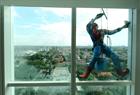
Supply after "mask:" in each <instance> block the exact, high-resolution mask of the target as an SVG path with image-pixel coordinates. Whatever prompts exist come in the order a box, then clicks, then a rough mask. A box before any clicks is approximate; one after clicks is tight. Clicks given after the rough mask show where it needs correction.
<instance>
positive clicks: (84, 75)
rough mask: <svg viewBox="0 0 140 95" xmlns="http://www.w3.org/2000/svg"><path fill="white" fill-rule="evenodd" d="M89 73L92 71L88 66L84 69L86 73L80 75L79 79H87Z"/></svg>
mask: <svg viewBox="0 0 140 95" xmlns="http://www.w3.org/2000/svg"><path fill="white" fill-rule="evenodd" d="M91 71H92V69H91V68H90V67H89V66H88V67H87V68H86V72H85V73H84V74H81V75H80V76H79V77H80V78H87V77H88V76H89V74H90V72H91Z"/></svg>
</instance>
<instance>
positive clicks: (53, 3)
mask: <svg viewBox="0 0 140 95" xmlns="http://www.w3.org/2000/svg"><path fill="white" fill-rule="evenodd" d="M102 3H104V4H102ZM0 5H7V6H11V5H12V6H40V7H88V8H89V7H96V8H100V7H101V8H137V2H135V1H133V0H129V1H127V2H126V1H125V0H121V1H118V0H114V1H113V2H112V0H108V1H106V2H101V1H100V0H94V1H93V0H87V1H86V2H81V0H60V1H59V2H58V1H57V0H0Z"/></svg>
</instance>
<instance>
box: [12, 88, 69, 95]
mask: <svg viewBox="0 0 140 95" xmlns="http://www.w3.org/2000/svg"><path fill="white" fill-rule="evenodd" d="M15 95H70V88H69V87H67V86H61V87H59V86H56V87H53V86H49V87H30V88H15Z"/></svg>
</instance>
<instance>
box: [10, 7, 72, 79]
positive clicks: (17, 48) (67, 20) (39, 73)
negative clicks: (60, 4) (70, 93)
mask: <svg viewBox="0 0 140 95" xmlns="http://www.w3.org/2000/svg"><path fill="white" fill-rule="evenodd" d="M21 11H22V12H21ZM12 21H13V25H12V26H13V27H12V28H13V39H14V40H13V44H14V63H15V64H14V66H15V68H14V70H15V74H14V75H15V80H45V81H70V72H69V71H70V70H69V66H70V63H71V62H70V61H71V58H70V57H71V9H70V8H43V7H12Z"/></svg>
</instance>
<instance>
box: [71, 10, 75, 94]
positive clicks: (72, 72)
mask: <svg viewBox="0 0 140 95" xmlns="http://www.w3.org/2000/svg"><path fill="white" fill-rule="evenodd" d="M71 24H72V25H71V27H72V38H71V49H72V50H71V62H72V64H71V95H75V88H76V76H75V75H76V74H75V72H76V8H72V23H71Z"/></svg>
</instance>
